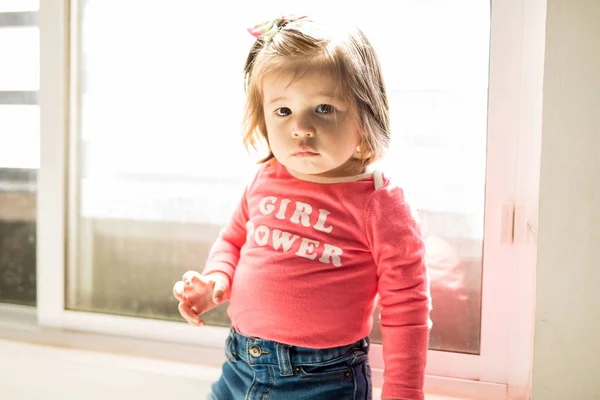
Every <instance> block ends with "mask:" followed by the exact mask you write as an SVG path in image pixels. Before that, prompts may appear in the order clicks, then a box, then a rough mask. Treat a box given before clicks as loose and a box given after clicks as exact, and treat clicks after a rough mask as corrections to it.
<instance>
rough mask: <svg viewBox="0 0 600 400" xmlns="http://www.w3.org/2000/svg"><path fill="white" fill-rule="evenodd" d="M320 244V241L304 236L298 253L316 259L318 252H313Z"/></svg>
mask: <svg viewBox="0 0 600 400" xmlns="http://www.w3.org/2000/svg"><path fill="white" fill-rule="evenodd" d="M317 246H319V242H318V241H316V240H312V239H307V238H302V243H300V248H299V249H298V252H297V253H296V255H297V256H300V257H304V258H308V259H309V260H314V259H315V258H317V254H316V253H313V251H315V247H317Z"/></svg>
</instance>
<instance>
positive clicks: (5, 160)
mask: <svg viewBox="0 0 600 400" xmlns="http://www.w3.org/2000/svg"><path fill="white" fill-rule="evenodd" d="M39 134H40V110H39V107H38V106H36V105H2V104H0V168H24V169H37V168H38V167H39V157H40V139H39Z"/></svg>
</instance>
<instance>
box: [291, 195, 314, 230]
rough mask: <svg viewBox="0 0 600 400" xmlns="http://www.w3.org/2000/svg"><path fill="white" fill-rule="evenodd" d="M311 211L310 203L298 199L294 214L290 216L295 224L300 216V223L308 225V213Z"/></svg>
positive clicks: (298, 221)
mask: <svg viewBox="0 0 600 400" xmlns="http://www.w3.org/2000/svg"><path fill="white" fill-rule="evenodd" d="M311 212H312V207H311V206H310V204H306V203H302V202H300V201H297V202H296V211H294V215H292V218H290V221H292V222H293V223H295V224H299V223H300V218H302V225H304V226H306V227H309V226H310V213H311Z"/></svg>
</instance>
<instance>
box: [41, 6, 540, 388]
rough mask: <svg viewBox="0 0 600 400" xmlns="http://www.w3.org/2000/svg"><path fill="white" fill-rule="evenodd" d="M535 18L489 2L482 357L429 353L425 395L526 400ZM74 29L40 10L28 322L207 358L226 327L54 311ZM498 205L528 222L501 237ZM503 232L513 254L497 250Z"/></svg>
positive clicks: (71, 135) (67, 183)
mask: <svg viewBox="0 0 600 400" xmlns="http://www.w3.org/2000/svg"><path fill="white" fill-rule="evenodd" d="M545 8H546V2H545V0H492V14H491V18H492V20H491V48H490V51H491V56H490V83H489V88H490V89H489V110H488V127H489V128H488V153H487V165H488V167H487V175H486V182H487V185H486V188H487V190H486V199H485V200H486V206H485V229H484V233H485V243H484V257H485V260H486V261H485V267H484V271H483V282H482V284H483V289H482V293H483V294H482V332H481V333H482V337H481V354H480V355H467V354H458V353H449V352H441V351H429V353H428V365H427V379H426V388H427V389H428V390H432V391H436V390H444V391H448V390H453V391H458V392H463V393H477V394H478V395H482V394H484V395H485V396H486V397H485V398H488V399H505V398H515V399H516V398H525V396H526V395H527V393H528V392H529V385H530V368H531V365H532V349H533V310H534V277H535V252H536V244H535V238H534V236H535V235H533V234H531V232H535V226H536V222H537V194H538V190H537V187H538V185H537V174H536V171H537V170H538V168H539V147H540V135H541V94H542V78H543V58H544V29H545ZM78 21H79V13H78V1H76V0H72V1H69V0H44V1H43V2H41V4H40V11H39V23H40V32H41V46H40V47H41V87H40V95H39V103H40V107H41V160H40V171H39V175H38V266H37V271H38V297H37V317H38V323H39V325H40V326H42V327H47V328H59V329H60V330H76V331H80V332H86V333H89V334H90V337H97V334H99V333H100V334H108V335H115V336H120V337H133V338H139V339H149V340H158V341H163V342H169V343H178V344H185V345H190V346H193V348H194V349H195V350H194V352H195V353H196V354H199V353H202V352H198V349H199V348H205V349H207V354H212V356H211V357H213V356H214V351H213V350H214V349H221V348H222V347H223V344H224V341H225V338H226V335H227V329H225V328H219V327H204V328H195V327H192V326H189V325H187V324H184V323H176V322H166V321H155V320H150V319H143V318H130V317H122V316H114V315H107V314H97V313H89V312H77V311H71V310H65V309H64V304H65V290H66V285H65V277H66V275H65V269H66V268H65V266H66V265H67V261H68V260H70V259H71V260H73V258H71V255H69V253H68V250H67V249H68V246H67V243H66V238H68V233H69V232H70V234H71V237H72V238H73V237H74V236H73V235H74V232H75V228H76V226H74V225H70V222H69V221H72V220H74V219H73V218H69V216H72V215H74V212H75V211H76V210H75V209H74V208H73V207H72V204H75V202H73V201H72V200H73V199H74V197H73V196H74V193H75V190H74V189H75V188H74V187H73V185H72V183H73V182H75V181H76V179H75V178H76V175H75V174H76V169H77V168H69V166H73V165H77V163H76V161H77V160H76V152H75V151H74V150H73V149H74V147H75V146H73V145H72V144H73V143H74V142H75V141H76V139H77V131H78V129H77V128H78V121H77V108H78V98H77V84H78V80H77V74H76V73H71V72H73V71H76V68H77V63H76V61H75V60H77V49H78V37H77V32H79V30H78V26H79V23H78ZM506 204H509V205H514V204H522V205H524V207H525V208H526V210H527V212H528V216H526V217H525V218H521V214H519V215H517V216H516V218H515V219H514V221H515V225H514V227H513V226H512V225H509V226H503V222H506V218H505V217H506V215H504V217H503V210H504V211H506V210H509V211H510V210H512V206H509V207H508V208H507V207H506ZM512 215H513V214H510V215H508V219H511V220H512ZM507 227H508V230H509V233H512V232H513V231H514V234H515V237H517V238H518V240H519V241H521V242H522V243H520V244H515V243H506V242H503V236H502V232H503V229H506V228H507ZM528 228H531V232H529V231H528ZM504 232H506V230H505V231H504ZM511 237H512V235H511ZM509 239H510V238H509ZM174 279H175V277H174ZM198 329H202V334H201V335H200V334H198ZM94 335H95V336H94ZM184 347H185V346H184ZM185 348H187V347H185ZM209 349H211V351H208V350H209ZM371 359H372V363H373V366H374V371H375V374H374V383H375V384H376V385H378V384H380V383H381V379H382V377H381V367H382V365H383V362H382V351H381V346H378V345H374V346H373V351H372V356H371ZM199 362H203V361H199ZM206 362H207V363H214V361H210V360H206Z"/></svg>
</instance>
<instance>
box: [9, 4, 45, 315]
mask: <svg viewBox="0 0 600 400" xmlns="http://www.w3.org/2000/svg"><path fill="white" fill-rule="evenodd" d="M37 3H38V2H36V1H25V2H23V1H0V60H2V61H1V62H0V302H5V303H16V304H23V305H34V304H35V301H36V175H37V169H38V167H39V160H38V158H39V138H38V136H39V131H40V128H39V119H40V116H39V107H38V105H37V91H38V88H39V57H38V53H39V29H38V27H37V9H38V4H37Z"/></svg>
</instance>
